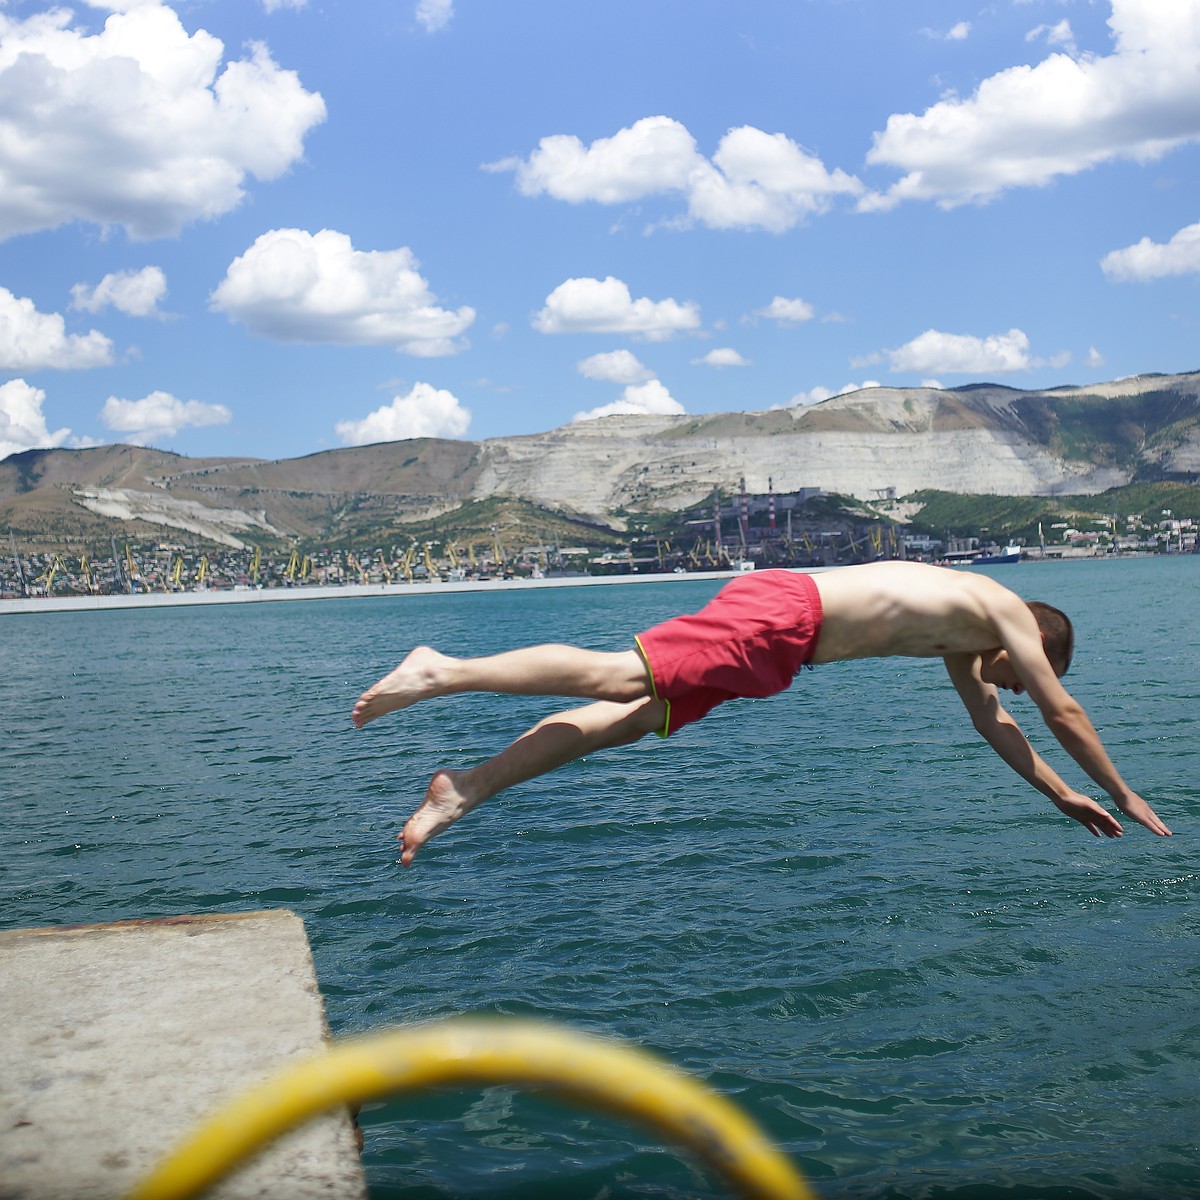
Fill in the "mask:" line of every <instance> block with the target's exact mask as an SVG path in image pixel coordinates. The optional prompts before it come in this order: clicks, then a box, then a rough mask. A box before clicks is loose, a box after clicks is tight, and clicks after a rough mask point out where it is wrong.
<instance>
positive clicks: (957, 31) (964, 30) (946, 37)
mask: <svg viewBox="0 0 1200 1200" xmlns="http://www.w3.org/2000/svg"><path fill="white" fill-rule="evenodd" d="M921 32H922V33H923V34H924V35H925V36H926V37H927V38H933V39H934V40H935V41H939V42H965V41H966V40H967V38H968V37H970V36H971V22H970V21H958V22H956V23H955V24H954V25H951V26H950V28H949V29H947V30H945V31H944V32H943V31H942V30H940V29H928V28H926V29H922V30H921Z"/></svg>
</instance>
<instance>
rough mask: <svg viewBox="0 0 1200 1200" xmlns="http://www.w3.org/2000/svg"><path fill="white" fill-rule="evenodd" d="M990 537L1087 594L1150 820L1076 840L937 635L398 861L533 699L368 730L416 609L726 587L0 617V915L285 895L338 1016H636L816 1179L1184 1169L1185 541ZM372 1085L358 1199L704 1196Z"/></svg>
mask: <svg viewBox="0 0 1200 1200" xmlns="http://www.w3.org/2000/svg"><path fill="white" fill-rule="evenodd" d="M991 573H992V574H993V575H994V576H995V577H996V578H999V579H1001V580H1002V581H1003V582H1004V583H1006V584H1007V585H1009V586H1010V587H1013V588H1014V589H1016V590H1018V591H1019V592H1020V593H1021V594H1022V595H1024V596H1026V597H1027V598H1043V599H1046V600H1048V601H1050V602H1051V603H1054V604H1057V605H1059V606H1060V607H1062V608H1065V609H1067V610H1068V611H1069V612H1071V613H1072V615H1073V616H1074V617H1075V619H1076V622H1077V625H1078V630H1079V649H1078V652H1077V656H1076V663H1075V666H1074V667H1073V669H1072V671H1071V673H1070V675H1069V676H1068V679H1067V683H1068V684H1069V686H1070V688H1071V690H1072V693H1073V694H1074V695H1075V696H1076V697H1077V698H1078V699H1079V700H1080V701H1081V702H1082V703H1083V704H1084V706H1085V707H1086V708H1087V710H1088V712H1089V714H1090V715H1091V717H1092V719H1093V720H1094V722H1095V723H1096V725H1097V726H1098V727H1099V728H1100V730H1101V733H1102V735H1103V737H1104V740H1105V744H1106V745H1107V747H1108V749H1109V750H1110V752H1111V754H1112V756H1113V758H1114V759H1115V760H1116V762H1117V764H1118V766H1119V767H1120V769H1121V770H1122V772H1123V773H1124V774H1125V776H1126V778H1127V779H1128V780H1129V781H1130V782H1131V784H1132V785H1133V786H1135V787H1137V788H1138V789H1139V790H1141V791H1142V792H1143V794H1144V795H1145V796H1146V797H1147V798H1148V799H1149V800H1150V801H1151V803H1153V804H1154V805H1155V807H1156V808H1157V810H1158V812H1159V814H1160V815H1161V816H1162V817H1163V818H1164V820H1165V821H1166V822H1167V823H1168V824H1169V825H1171V826H1173V827H1174V829H1175V832H1176V836H1175V837H1174V838H1171V839H1160V838H1156V837H1153V836H1152V835H1150V834H1149V833H1148V832H1147V831H1146V830H1144V829H1141V828H1140V827H1137V826H1131V825H1129V823H1127V832H1126V836H1125V837H1124V838H1122V839H1120V840H1117V841H1108V840H1099V839H1094V838H1092V837H1091V836H1090V835H1089V834H1088V833H1087V832H1086V831H1085V830H1084V829H1083V828H1082V827H1080V826H1078V825H1076V824H1074V823H1073V822H1071V821H1069V820H1068V819H1066V818H1065V817H1063V816H1061V815H1060V814H1059V813H1058V812H1057V811H1056V810H1055V809H1054V808H1053V806H1052V805H1051V804H1050V803H1049V802H1048V801H1047V800H1045V799H1043V798H1042V797H1041V796H1040V795H1039V794H1037V793H1036V792H1034V791H1033V790H1032V789H1030V788H1029V787H1028V786H1027V785H1026V784H1024V783H1023V782H1022V781H1021V780H1020V779H1018V778H1017V777H1016V776H1015V775H1013V774H1012V773H1011V772H1010V771H1009V770H1008V769H1007V768H1006V767H1004V765H1003V764H1002V763H1000V761H999V760H998V759H997V758H996V757H995V756H994V755H993V754H992V753H991V752H990V751H989V750H988V749H987V748H986V747H985V746H984V745H983V744H982V743H980V742H979V740H978V738H977V737H976V736H975V735H974V733H973V731H972V730H971V728H970V725H969V722H968V720H967V718H966V716H965V714H964V713H963V711H962V710H961V707H960V706H959V705H958V703H957V700H956V698H955V695H954V693H953V691H952V689H951V688H950V687H949V684H948V681H947V679H946V677H945V672H944V670H943V668H942V666H941V664H940V663H938V662H932V661H931V662H926V661H915V660H891V661H880V662H859V663H844V664H836V665H831V666H825V667H821V668H819V669H818V670H816V671H815V672H812V673H809V672H804V673H803V675H802V676H801V678H799V679H798V680H797V681H796V683H795V685H794V686H793V687H792V689H791V690H790V691H789V692H787V693H785V694H783V695H781V696H777V697H774V698H772V699H770V700H765V701H739V702H735V703H731V704H729V705H726V706H724V707H723V708H721V709H719V710H717V711H716V712H715V713H714V714H713V715H712V716H711V717H710V718H709V719H707V720H705V721H704V722H702V723H701V724H699V725H696V726H693V727H691V728H690V729H688V730H687V731H685V732H684V733H683V734H682V735H681V736H679V737H678V738H677V739H672V740H671V741H670V742H661V741H659V740H658V739H655V738H647V739H645V740H644V741H643V742H641V743H639V744H638V745H636V746H632V747H626V748H623V749H620V750H614V751H609V752H606V753H602V754H597V755H595V756H593V757H590V758H588V759H587V760H585V761H581V762H578V763H575V764H572V765H571V766H569V767H567V768H565V769H563V770H561V771H559V772H557V773H555V774H553V775H550V776H548V777H545V778H543V779H540V780H536V781H534V782H531V783H529V784H526V785H524V786H522V787H519V788H516V789H514V790H513V791H511V792H510V793H508V794H505V795H503V796H502V797H499V798H497V799H496V800H494V801H492V802H490V803H489V804H487V805H485V806H484V807H483V808H481V809H480V810H479V811H478V812H476V813H474V814H472V815H471V816H470V817H469V818H468V819H467V820H466V821H464V822H463V823H462V824H461V825H459V826H457V827H456V828H455V829H453V830H452V831H450V832H449V833H447V834H446V835H444V836H443V837H441V838H440V839H438V840H436V841H435V842H433V843H431V844H430V845H429V846H428V847H426V849H425V850H424V851H423V852H422V855H421V857H420V859H419V860H418V862H417V864H416V865H415V866H414V867H413V868H412V869H410V870H404V869H402V868H401V867H400V865H399V863H398V861H397V857H398V855H397V849H398V848H397V844H396V840H395V838H396V832H397V830H398V829H399V828H400V826H401V825H402V824H403V822H404V820H405V819H406V818H407V816H408V814H409V812H410V811H411V810H412V809H413V807H414V806H415V804H416V803H417V802H418V801H419V800H420V798H421V795H422V794H423V791H424V788H425V784H426V781H427V779H428V777H429V775H430V774H431V773H432V772H433V771H434V770H435V769H436V768H437V767H439V766H443V765H451V766H453V765H463V764H469V763H474V762H477V761H479V760H480V759H481V758H482V757H485V756H487V755H489V754H491V753H493V752H494V751H496V750H497V749H499V748H500V747H501V746H502V745H504V744H505V743H506V742H507V741H508V740H509V739H511V738H512V737H513V736H515V735H516V734H518V733H520V732H522V731H523V729H525V728H526V727H527V726H528V725H530V724H532V723H533V722H534V721H536V720H538V719H539V718H540V717H541V716H543V715H545V714H546V713H547V712H550V711H553V709H554V708H556V707H560V704H559V703H558V702H555V701H551V700H544V699H538V698H528V697H516V698H514V697H495V696H483V695H471V696H457V697H449V698H444V699H438V700H434V701H430V702H427V703H425V704H423V705H419V706H417V707H416V708H414V709H411V710H409V711H406V712H403V713H397V714H392V715H390V716H388V717H386V718H385V719H383V720H380V721H378V722H376V723H375V724H374V725H372V726H370V727H368V728H367V729H365V730H362V731H359V730H355V729H354V728H353V727H352V726H351V724H350V721H349V711H350V708H351V705H352V704H353V702H354V700H355V698H356V697H357V695H358V694H359V692H360V691H361V690H362V689H363V688H364V687H365V686H366V685H368V684H370V683H372V682H373V681H374V680H375V679H376V678H378V677H379V676H380V675H381V674H382V673H384V672H385V671H386V670H389V669H390V668H391V666H392V665H394V663H395V661H396V660H397V659H398V658H399V657H400V656H401V655H402V654H403V653H404V652H405V651H406V650H407V649H409V648H410V647H411V646H413V645H414V644H416V643H419V642H428V643H431V644H433V645H435V646H439V647H441V648H444V649H446V650H450V651H453V652H456V653H463V654H479V653H488V652H492V651H496V650H500V649H503V648H507V647H510V646H514V645H520V644H526V643H529V642H535V641H559V640H561V641H571V642H576V643H580V644H582V645H585V646H590V647H594V648H598V649H624V648H627V647H628V646H629V644H630V641H629V635H630V633H631V632H634V631H637V630H639V629H641V628H644V627H646V626H648V625H650V624H652V623H654V622H656V621H659V620H661V619H664V618H665V617H667V616H669V615H672V614H673V613H675V612H678V611H682V610H685V609H693V608H697V607H699V606H700V605H701V604H702V603H703V602H704V601H705V600H706V599H708V597H709V596H710V595H711V594H712V593H713V592H714V591H715V588H716V586H717V585H716V584H714V583H712V582H691V581H678V582H668V583H663V584H661V585H659V584H641V585H639V586H629V587H620V586H617V587H605V588H573V589H544V590H537V591H528V592H520V593H508V594H497V593H489V594H479V595H474V594H465V595H463V594H459V595H442V596H432V595H430V596H413V595H406V596H403V597H399V598H380V599H357V600H346V601H335V602H327V603H320V604H316V603H314V604H255V605H229V606H217V607H211V606H210V607H205V608H191V609H157V610H138V611H132V610H131V611H106V612H91V613H82V614H71V615H61V614H57V615H42V616H10V617H7V618H0V665H2V667H3V669H2V671H0V698H2V699H0V712H2V714H3V718H4V724H3V728H4V730H5V731H6V733H5V736H4V740H3V743H2V745H0V830H2V832H0V839H2V853H0V926H3V927H5V928H20V927H25V926H33V925H47V924H60V923H61V924H74V923H87V922H99V921H116V920H121V919H125V918H133V917H157V916H166V915H171V914H177V913H195V912H226V911H229V912H232V911H246V910H252V909H260V908H268V907H286V908H290V909H293V910H294V911H296V912H297V913H299V914H300V915H301V916H302V917H303V918H304V920H305V923H306V926H307V929H308V933H309V936H310V938H311V940H312V944H313V949H314V953H315V957H316V965H317V970H318V975H319V977H320V981H321V985H322V991H323V993H324V997H325V1003H326V1007H327V1011H328V1015H329V1019H330V1023H331V1025H332V1027H333V1030H334V1033H335V1034H336V1035H344V1034H350V1033H359V1032H364V1031H371V1030H381V1029H385V1028H389V1027H392V1026H396V1025H400V1024H405V1023H408V1022H414V1021H424V1020H428V1019H433V1018H440V1017H447V1016H451V1015H455V1014H463V1013H486V1014H507V1015H516V1016H521V1017H539V1018H546V1019H549V1020H552V1021H556V1022H562V1023H564V1024H566V1025H569V1026H572V1027H575V1028H577V1029H582V1030H585V1031H589V1032H594V1033H599V1034H605V1035H614V1036H617V1037H620V1038H624V1039H628V1040H629V1041H631V1042H633V1043H635V1044H636V1045H639V1046H642V1047H644V1048H646V1049H649V1050H651V1051H653V1052H655V1053H657V1054H660V1055H662V1056H664V1057H665V1058H666V1059H668V1060H670V1061H671V1062H673V1063H675V1064H676V1065H678V1066H679V1067H682V1068H684V1069H686V1070H688V1071H690V1072H693V1073H695V1074H696V1075H697V1076H698V1077H700V1078H701V1079H702V1080H704V1081H706V1082H707V1083H708V1084H709V1085H711V1086H712V1087H714V1088H716V1089H717V1090H719V1091H720V1092H722V1093H724V1094H725V1095H727V1096H729V1097H730V1098H731V1099H732V1100H733V1101H734V1102H735V1103H737V1104H738V1105H740V1106H742V1107H743V1108H744V1109H745V1110H746V1111H747V1112H748V1113H749V1114H750V1115H751V1116H752V1117H753V1118H754V1119H755V1120H757V1121H758V1122H759V1123H760V1124H761V1125H762V1126H764V1127H765V1129H766V1130H767V1131H768V1132H769V1134H770V1135H771V1136H772V1137H773V1138H774V1139H776V1140H777V1141H778V1143H779V1144H780V1145H781V1146H782V1147H783V1148H784V1149H785V1150H786V1151H787V1152H788V1153H789V1154H790V1155H792V1156H793V1157H794V1159H795V1160H796V1161H797V1163H798V1164H799V1165H800V1166H801V1168H802V1169H803V1170H804V1171H805V1172H806V1173H807V1175H808V1176H809V1178H810V1180H811V1181H812V1183H813V1184H814V1186H815V1187H816V1189H817V1190H818V1192H819V1194H821V1195H823V1196H828V1197H889V1198H901V1197H913V1198H916V1197H922V1198H930V1200H932V1198H935V1197H937V1198H945V1197H957V1198H967V1197H980V1196H984V1197H1014V1198H1016V1197H1021V1198H1031V1197H1045V1198H1052V1197H1053V1198H1060V1200H1084V1198H1087V1197H1103V1198H1118V1197H1120V1198H1125V1197H1145V1198H1147V1200H1149V1198H1150V1197H1156V1198H1172V1197H1191V1196H1197V1195H1200V1145H1198V1142H1200V1091H1198V1089H1197V1082H1196V1080H1197V1066H1198V1063H1200V1005H1198V1003H1197V985H1198V984H1200V910H1198V908H1197V898H1198V896H1200V860H1198V859H1197V852H1196V844H1197V830H1198V829H1200V799H1198V785H1197V779H1198V778H1200V747H1198V737H1197V734H1198V731H1200V669H1198V667H1200V619H1198V615H1197V600H1198V598H1200V558H1195V557H1192V558H1171V559H1166V558H1155V559H1147V560H1135V561H1113V562H1107V561H1097V562H1084V563H1070V564H1061V565H1051V564H1047V565H1034V564H1022V565H1020V566H1015V567H1013V566H1005V567H998V568H992V569H991ZM1010 707H1011V708H1012V710H1013V712H1014V715H1015V716H1016V717H1017V719H1018V720H1019V721H1020V722H1021V724H1022V725H1023V726H1024V727H1025V728H1026V730H1027V731H1028V732H1029V733H1030V735H1031V737H1032V738H1033V740H1034V742H1035V744H1036V745H1037V746H1038V747H1039V748H1040V749H1042V750H1043V751H1044V752H1045V754H1046V756H1047V757H1048V758H1049V760H1050V761H1051V762H1052V763H1053V764H1054V765H1055V767H1056V768H1057V769H1059V770H1060V771H1061V772H1062V773H1063V774H1064V775H1065V776H1066V777H1067V778H1068V779H1069V780H1070V781H1072V782H1073V783H1074V784H1075V785H1076V786H1080V787H1083V788H1085V789H1086V790H1092V791H1093V792H1094V789H1091V787H1090V785H1089V784H1088V783H1087V781H1086V780H1085V779H1084V778H1083V777H1082V775H1081V773H1080V771H1079V770H1078V769H1077V768H1076V767H1075V766H1074V764H1073V763H1071V762H1070V761H1069V760H1068V759H1067V758H1066V756H1065V755H1064V754H1063V752H1062V751H1061V750H1060V749H1059V748H1058V747H1057V745H1055V744H1054V743H1053V741H1052V739H1051V738H1049V736H1048V735H1047V733H1046V731H1045V730H1044V728H1043V727H1042V726H1041V725H1040V722H1039V720H1038V716H1037V712H1036V709H1035V708H1034V706H1033V705H1032V704H1031V703H1030V702H1029V701H1028V699H1026V698H1021V699H1014V700H1013V701H1012V702H1011V704H1010ZM196 1069H197V1071H202V1070H203V1064H202V1063H197V1064H196ZM361 1119H362V1123H363V1126H364V1130H365V1135H366V1148H365V1161H366V1166H367V1172H368V1177H369V1179H370V1183H371V1188H372V1195H373V1196H374V1197H376V1198H383V1197H397V1198H399V1197H406V1198H417V1197H421V1198H428V1200H432V1198H434V1197H442V1198H446V1197H478V1198H484V1197H486V1198H489V1200H491V1198H500V1197H505V1198H508V1197H518V1196H520V1197H542V1198H547V1200H548V1198H551V1197H594V1198H596V1200H601V1198H606V1200H615V1198H619V1197H625V1196H630V1197H633V1196H638V1197H668V1196H671V1197H716V1196H720V1195H724V1194H725V1193H724V1191H723V1189H722V1187H721V1185H720V1184H719V1183H718V1182H717V1181H715V1180H714V1179H712V1178H711V1177H710V1176H708V1175H707V1174H706V1173H704V1172H703V1171H701V1170H700V1169H699V1168H697V1167H695V1166H694V1165H693V1164H691V1163H690V1162H689V1161H688V1160H687V1159H686V1158H685V1157H681V1156H680V1155H679V1154H678V1153H677V1152H676V1151H675V1150H673V1149H672V1148H669V1147H665V1146H662V1145H660V1144H658V1143H657V1142H656V1140H655V1139H654V1138H653V1137H652V1136H651V1135H649V1134H647V1133H645V1132H643V1131H642V1130H640V1129H636V1128H633V1127H631V1126H628V1125H626V1124H624V1123H623V1122H621V1121H619V1120H616V1119H610V1118H607V1117H604V1118H602V1117H597V1116H595V1115H594V1114H592V1113H590V1112H587V1111H584V1110H580V1109H575V1108H573V1107H571V1106H566V1105H560V1104H554V1103H551V1102H549V1101H547V1100H544V1099H539V1098H535V1097H531V1096H530V1095H528V1094H527V1093H525V1092H524V1091H521V1090H518V1089H514V1088H508V1087H496V1088H489V1089H486V1090H478V1089H477V1090H474V1091H470V1090H468V1091H452V1092H447V1093H444V1094H435V1095H433V1096H423V1097H410V1098H404V1099H398V1100H396V1101H393V1102H388V1103H386V1104H377V1105H373V1106H369V1107H368V1108H367V1109H366V1110H365V1111H364V1113H363V1114H362V1118H361Z"/></svg>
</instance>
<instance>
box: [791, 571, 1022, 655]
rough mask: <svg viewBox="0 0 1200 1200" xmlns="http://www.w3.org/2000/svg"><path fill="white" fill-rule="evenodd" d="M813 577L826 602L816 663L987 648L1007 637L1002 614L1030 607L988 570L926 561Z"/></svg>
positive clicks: (990, 648)
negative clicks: (949, 567)
mask: <svg viewBox="0 0 1200 1200" xmlns="http://www.w3.org/2000/svg"><path fill="white" fill-rule="evenodd" d="M813 578H814V579H815V581H816V585H817V591H818V593H819V594H820V596H821V604H822V607H823V609H824V612H823V619H822V623H821V637H820V640H819V642H818V643H817V651H816V653H815V654H814V655H813V662H814V663H829V662H840V661H842V660H845V659H853V658H891V657H893V656H903V657H906V658H944V657H945V656H946V655H948V654H963V653H973V654H981V653H983V651H985V650H995V649H999V648H1000V647H1001V645H1002V641H1001V635H1000V631H999V628H998V626H997V617H998V615H999V614H1008V615H1010V616H1011V613H1012V612H1013V610H1014V609H1021V610H1024V608H1025V606H1024V604H1023V603H1022V602H1021V601H1020V600H1019V599H1018V598H1017V597H1016V596H1014V595H1013V593H1012V592H1010V591H1009V590H1008V589H1007V588H1005V587H1001V586H1000V585H999V584H998V583H996V582H995V580H993V579H990V578H989V577H988V576H986V575H975V574H966V573H965V572H959V571H948V570H946V569H945V568H943V567H931V566H927V565H925V564H924V563H909V562H879V563H866V564H864V565H862V566H858V567H839V568H837V569H835V570H830V571H821V572H818V573H817V574H816V575H814V577H813ZM1017 619H1018V620H1022V619H1023V617H1021V616H1018V618H1017Z"/></svg>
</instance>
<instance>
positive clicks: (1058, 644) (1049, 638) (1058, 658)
mask: <svg viewBox="0 0 1200 1200" xmlns="http://www.w3.org/2000/svg"><path fill="white" fill-rule="evenodd" d="M1026 604H1027V605H1028V607H1029V611H1030V612H1031V613H1033V615H1034V619H1035V620H1036V621H1037V623H1038V628H1039V629H1040V630H1041V631H1042V647H1043V649H1044V650H1045V651H1046V657H1047V658H1048V659H1049V660H1050V665H1051V666H1052V667H1053V668H1054V669H1055V671H1057V672H1058V674H1059V676H1060V677H1061V676H1063V675H1065V674H1066V673H1067V671H1068V670H1069V669H1070V666H1071V657H1072V655H1074V653H1075V626H1074V625H1072V624H1071V618H1070V617H1068V616H1067V614H1066V613H1065V612H1063V611H1062V610H1061V609H1057V608H1055V607H1054V606H1053V605H1051V604H1043V603H1042V601H1041V600H1027V601H1026ZM1059 667H1062V670H1061V671H1059V670H1058V668H1059Z"/></svg>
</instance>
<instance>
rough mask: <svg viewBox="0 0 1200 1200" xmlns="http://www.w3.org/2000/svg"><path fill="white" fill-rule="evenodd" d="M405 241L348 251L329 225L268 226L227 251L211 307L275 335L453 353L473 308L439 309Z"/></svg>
mask: <svg viewBox="0 0 1200 1200" xmlns="http://www.w3.org/2000/svg"><path fill="white" fill-rule="evenodd" d="M419 265H420V264H419V263H418V262H417V260H416V258H415V257H414V255H413V253H412V251H411V250H409V249H408V247H406V246H404V247H401V248H400V249H399V250H355V249H354V246H353V245H352V244H351V242H350V239H349V237H347V236H346V234H344V233H338V232H337V231H336V230H332V229H322V230H321V231H320V232H319V233H308V232H306V231H305V230H303V229H272V230H270V231H269V232H268V233H264V234H263V235H262V236H261V237H259V238H258V239H256V241H255V242H254V245H253V246H251V247H250V249H249V250H247V251H246V252H245V253H244V254H242V255H241V256H240V257H238V258H235V259H234V260H233V262H232V263H230V265H229V269H228V270H227V271H226V273H225V278H224V279H223V280H222V281H221V283H220V284H219V285H218V286H217V289H216V290H215V291H214V292H213V294H212V297H211V302H212V307H213V308H215V309H217V310H219V311H221V312H224V313H225V314H226V315H227V316H228V317H230V318H231V319H232V320H235V321H241V322H242V323H243V324H244V325H245V326H246V328H247V329H249V330H250V331H251V332H253V333H257V334H259V335H260V336H262V337H267V338H271V339H272V340H274V341H279V342H320V343H332V344H335V345H347V346H394V347H395V348H396V349H397V350H402V351H404V352H405V353H406V354H412V355H416V356H418V357H421V358H429V357H434V356H437V355H443V354H455V353H457V352H458V351H459V350H461V349H463V346H464V344H463V343H462V342H460V341H457V340H456V339H457V338H458V337H459V335H461V334H462V333H463V332H464V330H466V329H467V327H468V326H469V325H470V324H471V322H472V321H474V320H475V310H474V309H471V308H465V307H464V308H460V309H458V310H456V311H450V310H449V309H445V308H439V307H438V306H437V304H436V303H435V301H436V299H437V297H436V296H435V295H434V294H433V293H432V292H431V291H430V290H429V285H428V283H426V281H425V280H424V279H423V278H422V277H421V275H420V273H419V272H418V270H417V268H418V266H419Z"/></svg>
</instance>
